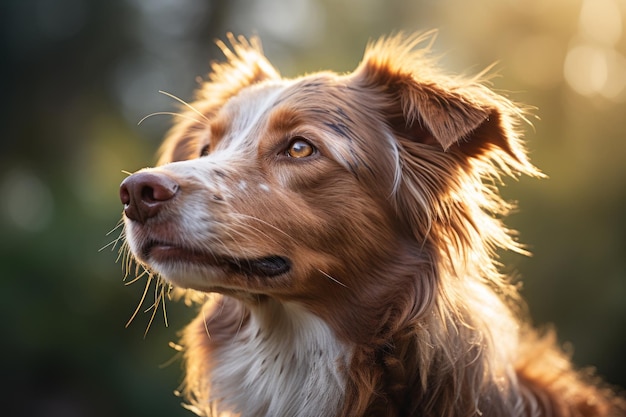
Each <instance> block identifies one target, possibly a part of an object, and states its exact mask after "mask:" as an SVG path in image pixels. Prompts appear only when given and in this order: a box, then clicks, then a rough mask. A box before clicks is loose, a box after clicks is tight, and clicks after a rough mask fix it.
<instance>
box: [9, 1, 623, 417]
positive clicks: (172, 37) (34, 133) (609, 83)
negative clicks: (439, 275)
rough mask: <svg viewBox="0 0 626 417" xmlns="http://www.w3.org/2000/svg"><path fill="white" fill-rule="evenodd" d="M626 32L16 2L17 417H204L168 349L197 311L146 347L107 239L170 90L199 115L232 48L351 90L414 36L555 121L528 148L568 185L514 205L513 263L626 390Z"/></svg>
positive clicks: (582, 8)
mask: <svg viewBox="0 0 626 417" xmlns="http://www.w3.org/2000/svg"><path fill="white" fill-rule="evenodd" d="M625 16H626V3H625V2H624V1H623V0H553V1H550V2H546V1H543V0H525V1H521V0H511V1H506V2H505V1H499V0H478V1H472V2H460V1H454V0H439V1H435V0H413V1H410V2H407V1H405V0H390V1H384V2H383V1H374V0H293V1H286V0H252V1H244V0H235V1H227V0H213V1H208V0H107V1H96V0H92V1H88V0H4V1H3V2H2V4H1V5H0V51H1V54H2V57H3V61H4V64H3V65H2V66H1V67H0V72H1V74H0V83H1V84H0V86H1V91H2V96H3V100H2V101H1V102H0V106H1V111H0V115H1V117H2V123H0V130H1V135H0V146H1V148H0V149H1V151H0V195H1V196H2V199H0V232H1V235H2V239H1V240H0V279H1V282H2V285H3V288H4V290H5V296H6V297H5V299H4V301H3V302H2V304H1V306H0V313H1V316H2V317H3V318H4V320H3V323H2V335H3V342H2V349H3V350H4V358H5V365H3V367H4V368H5V369H4V371H3V375H5V377H6V384H5V386H8V388H5V389H4V390H3V391H2V395H3V397H4V396H6V398H3V401H2V403H3V405H4V407H3V409H4V410H6V414H5V415H12V416H20V415H24V416H31V417H39V416H46V417H48V416H51V417H52V416H65V417H68V416H69V417H71V416H112V415H115V416H130V415H135V416H136V415H146V416H147V415H171V416H174V415H180V416H185V415H190V413H189V412H187V411H185V410H184V409H183V408H181V407H180V405H179V403H180V399H179V398H177V397H176V396H174V395H173V393H172V392H173V391H174V390H175V389H176V388H177V384H178V382H179V381H180V369H179V368H180V362H179V361H177V360H175V359H176V352H175V351H174V350H173V349H171V348H169V347H168V342H169V341H175V340H176V338H177V331H178V330H179V329H181V328H182V327H183V326H184V324H185V323H187V322H188V321H189V319H190V318H191V317H192V316H193V314H194V311H193V309H189V308H186V307H185V306H183V305H181V304H182V303H175V302H172V303H169V305H168V319H169V327H166V326H165V325H164V324H163V319H162V318H161V316H158V317H157V318H156V319H155V322H154V323H153V324H152V328H151V329H150V331H149V332H148V333H147V335H146V336H145V338H144V330H145V326H146V325H147V323H148V321H149V319H150V315H149V314H147V313H146V314H142V313H140V314H139V315H138V317H137V318H136V319H135V320H134V321H133V322H132V323H131V325H130V326H129V328H128V329H126V328H124V324H125V323H126V322H127V320H128V319H129V318H130V316H131V315H132V313H133V311H134V309H135V307H136V305H137V303H138V301H139V299H140V297H141V294H142V292H143V284H142V283H137V284H135V285H132V286H129V287H127V286H125V285H124V283H123V273H122V268H121V265H120V262H117V263H116V258H117V249H113V250H111V249H112V246H111V245H109V246H107V245H108V244H110V243H111V242H112V241H114V240H115V239H116V237H117V236H118V234H119V232H120V229H119V228H118V229H115V230H114V231H113V232H112V233H111V234H110V235H107V232H109V231H110V230H112V229H114V228H115V227H116V224H117V222H118V220H119V218H120V214H121V206H120V204H119V201H118V198H117V195H118V191H117V190H118V184H119V182H120V181H121V180H122V179H123V178H124V175H125V174H124V173H123V172H122V171H123V170H128V171H134V170H136V169H138V168H141V167H143V166H148V165H151V164H153V163H154V157H153V155H154V152H155V150H156V148H157V146H158V144H159V141H160V139H161V137H162V135H163V134H164V132H165V130H166V129H167V126H168V125H169V123H171V120H170V119H169V118H168V117H167V116H154V117H150V118H149V119H147V120H145V121H144V122H143V123H141V124H140V125H138V122H139V120H141V119H142V118H143V117H144V116H145V115H148V114H151V113H153V112H159V111H171V110H173V109H174V108H175V104H176V103H175V102H173V100H171V99H169V98H168V97H166V96H165V95H162V94H159V93H158V91H159V90H165V91H168V92H170V93H173V94H175V95H177V96H179V97H181V98H183V99H188V98H190V97H191V96H192V91H193V89H194V87H195V86H196V83H197V81H196V79H197V77H198V76H200V77H202V76H204V75H205V74H206V71H207V70H208V64H209V62H210V61H211V60H213V59H218V58H220V56H219V51H218V49H217V48H216V47H215V46H214V43H213V40H214V39H216V38H224V34H225V33H226V32H227V31H233V32H235V33H242V34H245V35H251V34H258V35H260V37H261V38H262V40H263V42H264V45H265V49H266V53H267V54H268V55H269V57H270V59H271V60H272V61H273V62H274V63H275V64H276V66H277V67H278V68H279V69H280V70H281V71H282V72H283V74H284V75H286V76H295V75H297V74H299V73H302V72H306V71H315V70H319V69H334V70H337V71H340V72H342V71H349V70H350V69H352V68H354V67H355V66H356V64H357V63H358V60H359V59H360V57H361V54H362V51H363V48H364V45H365V44H366V43H367V41H368V40H371V39H375V38H377V37H378V36H380V35H383V34H388V33H391V32H394V31H400V30H404V31H408V32H413V31H424V30H428V29H431V28H438V29H439V30H440V35H439V39H438V40H437V42H436V44H435V50H436V52H437V53H441V55H442V63H443V64H444V65H445V66H446V67H447V68H448V69H449V70H451V71H455V72H466V73H475V72H478V71H480V70H481V69H483V68H485V67H487V66H488V65H490V64H491V63H493V62H498V64H497V66H496V68H497V72H498V74H499V76H498V77H496V78H495V79H494V80H493V85H494V87H495V88H497V89H498V90H500V91H507V92H508V93H507V94H508V95H509V96H510V97H511V98H513V99H514V100H516V101H520V102H524V103H527V104H530V105H533V106H536V107H537V108H538V110H536V111H535V114H536V115H537V116H539V119H533V125H534V126H533V127H528V129H527V138H528V140H529V145H530V149H531V156H532V158H533V160H534V162H535V164H536V165H538V166H539V167H540V168H541V169H543V170H544V171H545V172H546V173H547V174H548V176H549V177H550V179H549V180H542V181H539V180H532V179H522V180H520V181H519V182H514V183H511V184H508V187H507V188H506V189H505V190H504V192H505V194H506V196H507V197H508V198H511V199H515V200H518V201H519V207H520V209H519V212H518V213H517V214H515V215H514V216H512V217H511V218H510V219H509V224H510V225H511V226H513V227H514V228H516V229H519V230H520V231H521V240H522V241H523V242H526V243H527V244H528V245H529V247H530V249H531V250H532V251H533V252H534V253H535V256H534V257H532V258H528V259H526V258H523V259H522V258H520V257H515V256H509V255H505V256H504V258H503V260H504V261H506V263H507V265H511V266H510V267H509V266H507V268H510V270H511V271H512V272H513V271H517V272H519V274H520V275H521V276H522V277H523V282H524V293H525V295H526V297H527V299H528V301H529V304H530V309H531V312H532V316H533V318H534V320H535V321H536V322H537V323H539V324H543V323H549V322H552V323H555V324H556V326H557V327H558V329H559V332H560V333H559V334H560V336H561V339H562V340H563V341H564V342H571V343H572V344H573V346H574V347H575V350H574V352H575V354H574V357H575V360H576V362H577V363H578V364H580V365H587V364H594V365H596V366H597V368H598V370H599V373H600V374H602V375H604V376H605V377H606V378H607V379H608V380H609V381H610V382H612V383H615V384H619V385H622V386H626V363H624V361H623V360H622V355H623V352H625V351H626V334H625V332H624V330H625V329H626V256H624V255H626V250H625V249H626V219H625V216H624V213H626V158H625V156H626V141H625V137H624V136H625V134H626V120H625V119H624V115H625V114H626V58H625V56H624V55H625V51H626V36H625V34H624V23H625ZM102 247H105V249H104V250H102V251H99V249H100V248H102ZM146 304H148V305H149V303H145V304H144V307H145V306H146ZM7 407H8V408H7Z"/></svg>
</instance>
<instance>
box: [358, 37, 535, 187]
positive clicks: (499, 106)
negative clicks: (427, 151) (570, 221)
mask: <svg viewBox="0 0 626 417" xmlns="http://www.w3.org/2000/svg"><path fill="white" fill-rule="evenodd" d="M433 39H434V36H433V34H432V33H429V34H426V35H424V36H417V37H409V38H406V37H403V36H396V37H393V38H389V39H381V40H379V41H378V42H376V43H374V44H372V45H370V46H369V47H368V49H367V50H366V52H365V56H364V59H363V61H362V62H361V64H360V65H359V67H358V68H357V69H356V70H355V72H354V73H353V74H352V80H353V81H354V82H356V83H357V84H358V85H359V87H360V88H364V89H365V90H367V91H370V92H372V93H373V94H377V95H378V98H379V99H378V100H377V102H379V103H382V106H383V109H382V111H383V113H384V116H385V117H386V121H387V123H388V124H389V125H390V127H391V128H392V129H394V131H395V132H396V133H397V134H398V135H399V137H402V138H406V139H409V140H413V141H417V142H421V143H423V144H426V145H432V146H435V147H438V148H439V149H441V150H442V151H444V152H448V153H454V154H457V155H459V156H461V157H474V158H479V159H497V160H498V163H499V164H500V165H502V166H501V168H505V169H513V170H515V171H519V172H525V173H528V174H534V175H536V174H537V171H536V170H535V169H534V167H532V166H531V165H530V164H529V163H528V161H527V159H526V156H525V152H524V149H523V147H522V145H521V142H520V141H519V140H518V135H517V132H516V129H515V127H516V126H515V124H516V123H517V122H518V121H519V120H520V119H523V118H524V116H523V111H522V110H520V109H519V108H518V107H517V106H515V105H514V104H513V103H512V102H510V101H509V100H507V99H506V98H504V97H502V96H500V95H498V94H495V93H493V92H492V91H491V90H490V89H488V88H487V87H485V86H484V85H482V84H480V83H479V82H478V81H477V78H478V77H477V78H474V79H464V78H461V77H458V78H454V77H449V76H445V75H442V74H441V72H440V71H439V70H437V69H436V68H435V65H434V63H433V60H432V59H430V58H428V54H429V52H430V51H429V46H427V47H425V48H421V49H420V48H418V46H419V44H421V43H425V42H426V41H431V42H432V40H433ZM503 158H504V159H503Z"/></svg>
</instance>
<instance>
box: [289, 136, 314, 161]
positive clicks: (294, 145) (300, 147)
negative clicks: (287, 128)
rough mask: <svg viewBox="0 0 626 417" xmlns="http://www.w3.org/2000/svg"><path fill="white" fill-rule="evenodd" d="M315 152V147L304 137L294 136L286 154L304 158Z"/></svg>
mask: <svg viewBox="0 0 626 417" xmlns="http://www.w3.org/2000/svg"><path fill="white" fill-rule="evenodd" d="M314 153H315V148H314V147H313V145H311V144H310V143H309V142H308V141H307V140H306V139H304V138H302V137H298V136H297V137H295V138H293V139H292V140H291V144H290V145H289V149H287V155H288V156H290V157H292V158H306V157H307V156H311V155H313V154H314Z"/></svg>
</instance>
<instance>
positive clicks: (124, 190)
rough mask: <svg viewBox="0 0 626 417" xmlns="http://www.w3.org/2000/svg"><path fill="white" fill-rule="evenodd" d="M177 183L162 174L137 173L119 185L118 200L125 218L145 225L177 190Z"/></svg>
mask: <svg viewBox="0 0 626 417" xmlns="http://www.w3.org/2000/svg"><path fill="white" fill-rule="evenodd" d="M179 188H180V187H179V185H178V183H177V182H176V181H175V180H174V179H173V178H171V177H169V176H168V175H166V174H162V173H151V172H138V173H136V174H133V175H131V176H130V177H128V178H126V179H125V180H124V181H122V183H121V184H120V200H121V201H122V204H124V213H125V214H126V217H128V218H129V219H131V220H135V221H137V222H139V223H145V222H146V220H148V219H149V218H151V217H154V216H156V215H157V214H158V213H159V211H160V210H161V208H163V206H165V204H167V202H168V201H170V200H171V199H172V198H174V196H175V195H176V193H177V192H178V189H179Z"/></svg>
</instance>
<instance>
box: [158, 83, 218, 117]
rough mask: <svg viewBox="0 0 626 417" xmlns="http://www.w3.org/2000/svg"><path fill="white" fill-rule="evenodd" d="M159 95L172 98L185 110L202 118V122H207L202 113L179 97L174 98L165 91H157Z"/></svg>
mask: <svg viewBox="0 0 626 417" xmlns="http://www.w3.org/2000/svg"><path fill="white" fill-rule="evenodd" d="M159 93H161V94H165V95H166V96H168V97H170V98H173V99H174V100H176V101H178V102H179V103H180V104H182V105H184V106H186V107H187V108H189V109H190V110H191V111H193V112H194V113H196V114H197V115H198V116H200V117H202V118H203V119H204V120H206V121H207V122H208V121H209V118H208V117H206V116H205V115H204V114H202V112H201V111H200V110H198V109H196V108H195V107H194V106H192V105H191V104H189V103H187V102H186V101H185V100H183V99H182V98H180V97H177V96H175V95H174V94H172V93H168V92H167V91H163V90H159Z"/></svg>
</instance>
